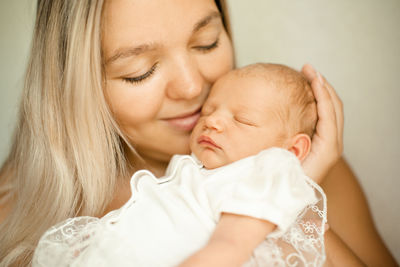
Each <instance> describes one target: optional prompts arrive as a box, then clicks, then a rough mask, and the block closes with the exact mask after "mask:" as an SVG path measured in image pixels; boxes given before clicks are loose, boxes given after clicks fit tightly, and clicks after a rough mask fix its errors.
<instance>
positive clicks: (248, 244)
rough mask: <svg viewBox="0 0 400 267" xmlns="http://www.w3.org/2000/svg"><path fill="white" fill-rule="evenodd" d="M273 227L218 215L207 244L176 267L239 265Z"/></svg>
mask: <svg viewBox="0 0 400 267" xmlns="http://www.w3.org/2000/svg"><path fill="white" fill-rule="evenodd" d="M275 227H276V225H275V224H273V223H271V222H269V221H266V220H261V219H256V218H253V217H248V216H243V215H236V214H231V213H222V214H221V218H220V220H219V222H218V224H217V227H216V228H215V231H214V233H213V235H212V236H211V238H210V240H209V242H208V244H207V245H206V246H205V247H204V248H202V249H201V250H199V251H198V252H196V253H195V254H194V255H192V256H191V257H189V258H188V259H186V260H185V261H184V262H183V263H182V264H181V265H179V267H189V266H190V267H197V266H207V267H208V266H210V267H212V266H218V267H223V266H242V264H243V263H245V262H246V261H247V260H248V259H249V258H250V256H251V254H252V252H253V250H254V249H255V248H256V247H257V246H258V245H259V244H260V243H261V242H262V241H263V240H264V239H265V237H266V236H267V235H268V234H269V233H270V232H272V231H273V230H274V229H275Z"/></svg>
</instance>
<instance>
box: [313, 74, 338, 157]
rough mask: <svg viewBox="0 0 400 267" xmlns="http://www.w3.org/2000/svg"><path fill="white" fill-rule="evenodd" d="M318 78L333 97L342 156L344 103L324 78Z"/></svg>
mask: <svg viewBox="0 0 400 267" xmlns="http://www.w3.org/2000/svg"><path fill="white" fill-rule="evenodd" d="M317 76H319V77H320V79H321V80H322V81H323V83H324V87H325V88H326V90H327V91H328V92H329V95H330V96H331V99H332V102H333V105H334V107H335V114H336V123H337V132H338V136H337V137H338V143H339V149H340V154H341V153H342V150H343V127H344V113H343V102H342V100H341V99H340V98H339V96H338V95H337V93H336V91H335V89H334V88H333V87H332V86H331V85H330V84H329V83H328V82H327V81H326V79H325V78H324V77H323V76H321V75H320V74H319V73H317Z"/></svg>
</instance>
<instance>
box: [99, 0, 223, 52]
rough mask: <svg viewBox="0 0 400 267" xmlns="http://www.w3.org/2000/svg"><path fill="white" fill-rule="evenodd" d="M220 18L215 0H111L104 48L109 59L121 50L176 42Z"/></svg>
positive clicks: (105, 19)
mask: <svg viewBox="0 0 400 267" xmlns="http://www.w3.org/2000/svg"><path fill="white" fill-rule="evenodd" d="M220 21H221V18H220V14H219V12H218V8H217V6H216V5H215V2H214V1H213V0H190V1H188V0H112V1H111V0H109V1H106V2H105V4H104V10H103V24H102V25H103V28H102V45H103V51H104V53H105V57H106V58H107V59H108V58H110V57H111V56H113V55H114V54H115V53H117V52H118V51H117V50H118V49H125V48H132V46H140V47H141V48H143V47H144V46H147V47H149V46H160V45H164V44H165V45H168V44H171V45H172V44H173V43H174V42H181V41H184V40H187V39H188V38H190V37H191V36H192V35H193V34H194V33H195V32H197V31H200V30H201V29H202V28H204V27H206V26H207V25H209V24H212V23H216V22H220ZM137 51H138V50H136V52H137ZM131 52H132V51H131Z"/></svg>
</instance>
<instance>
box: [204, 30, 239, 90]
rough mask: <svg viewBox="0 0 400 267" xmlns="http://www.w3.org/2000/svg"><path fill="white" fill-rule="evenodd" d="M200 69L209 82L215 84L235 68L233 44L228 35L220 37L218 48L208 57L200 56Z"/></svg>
mask: <svg viewBox="0 0 400 267" xmlns="http://www.w3.org/2000/svg"><path fill="white" fill-rule="evenodd" d="M200 57H202V58H201V59H200V64H199V65H200V68H201V70H202V73H203V75H204V77H205V78H206V79H207V81H208V82H210V83H212V84H213V83H214V82H215V81H216V80H217V79H218V78H220V77H221V76H222V75H224V74H225V73H227V72H228V71H230V70H232V69H233V67H234V60H233V48H232V43H231V41H230V39H229V37H228V35H227V34H226V33H224V34H222V35H221V37H220V44H219V46H218V48H217V49H216V50H215V51H214V52H213V53H209V54H207V55H200Z"/></svg>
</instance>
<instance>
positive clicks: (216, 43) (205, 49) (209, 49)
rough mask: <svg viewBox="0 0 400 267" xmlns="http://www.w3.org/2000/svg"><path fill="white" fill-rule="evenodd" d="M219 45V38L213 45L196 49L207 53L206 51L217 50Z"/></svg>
mask: <svg viewBox="0 0 400 267" xmlns="http://www.w3.org/2000/svg"><path fill="white" fill-rule="evenodd" d="M218 45H219V38H218V39H217V40H215V42H214V43H212V44H210V45H205V46H196V47H195V48H196V49H197V50H200V51H204V52H206V51H211V50H213V49H215V48H217V47H218Z"/></svg>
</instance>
